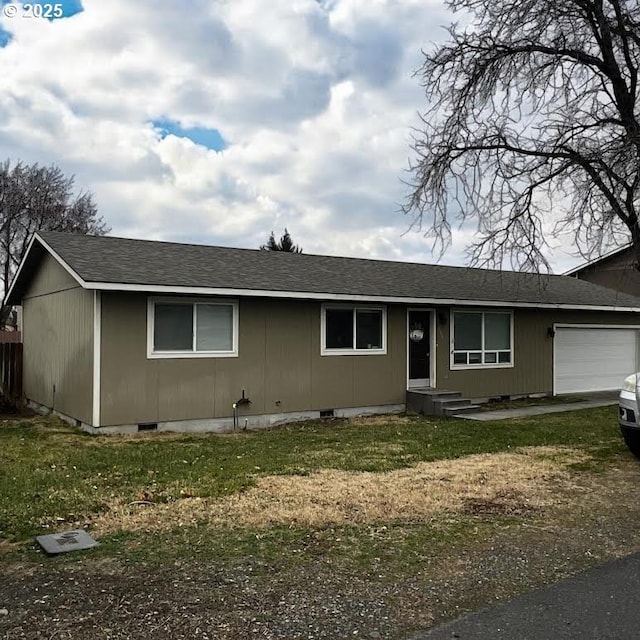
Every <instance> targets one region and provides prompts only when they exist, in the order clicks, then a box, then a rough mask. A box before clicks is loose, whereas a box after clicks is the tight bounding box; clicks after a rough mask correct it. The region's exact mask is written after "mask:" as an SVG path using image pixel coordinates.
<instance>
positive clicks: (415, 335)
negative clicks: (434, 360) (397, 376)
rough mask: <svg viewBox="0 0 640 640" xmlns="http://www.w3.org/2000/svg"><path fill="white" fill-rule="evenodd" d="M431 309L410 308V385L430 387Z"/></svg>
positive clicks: (408, 338)
mask: <svg viewBox="0 0 640 640" xmlns="http://www.w3.org/2000/svg"><path fill="white" fill-rule="evenodd" d="M430 317H431V312H430V311H426V310H425V311H423V310H418V309H412V310H409V327H408V328H409V332H408V334H409V335H408V337H407V340H408V341H409V348H408V351H409V386H410V387H428V386H429V376H430V371H431V365H430V360H429V358H430V342H431V340H430V335H431V332H430V331H429V320H430Z"/></svg>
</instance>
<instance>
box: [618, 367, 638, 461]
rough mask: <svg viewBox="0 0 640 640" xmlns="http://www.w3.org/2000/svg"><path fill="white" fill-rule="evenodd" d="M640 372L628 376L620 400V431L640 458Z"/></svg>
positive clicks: (628, 445) (631, 449)
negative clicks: (639, 398)
mask: <svg viewBox="0 0 640 640" xmlns="http://www.w3.org/2000/svg"><path fill="white" fill-rule="evenodd" d="M639 383H640V372H639V373H634V374H632V375H630V376H627V377H626V378H625V379H624V382H623V384H622V390H621V391H620V400H619V404H618V406H619V418H618V421H619V423H620V431H622V436H623V438H624V441H625V442H626V443H627V447H629V450H630V451H631V452H632V453H633V455H634V456H636V457H638V458H640V415H639V413H640V412H639V411H638V392H639V391H640V389H639V388H638V384H639Z"/></svg>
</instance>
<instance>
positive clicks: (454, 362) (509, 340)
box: [451, 311, 513, 369]
mask: <svg viewBox="0 0 640 640" xmlns="http://www.w3.org/2000/svg"><path fill="white" fill-rule="evenodd" d="M451 317H452V325H451V368H452V369H479V368H483V369H484V368H504V367H513V313H512V312H511V311H453V312H452V314H451Z"/></svg>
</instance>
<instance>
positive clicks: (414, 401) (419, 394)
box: [407, 387, 480, 416]
mask: <svg viewBox="0 0 640 640" xmlns="http://www.w3.org/2000/svg"><path fill="white" fill-rule="evenodd" d="M479 408H480V407H479V406H478V405H477V404H472V403H471V401H470V400H469V399H468V398H463V397H462V394H461V393H460V392H459V391H447V390H446V389H432V388H431V387H418V388H414V389H407V411H413V412H414V413H421V414H422V415H425V416H457V415H461V414H464V413H470V412H475V411H477V410H478V409H479Z"/></svg>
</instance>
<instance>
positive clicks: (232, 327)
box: [147, 298, 238, 358]
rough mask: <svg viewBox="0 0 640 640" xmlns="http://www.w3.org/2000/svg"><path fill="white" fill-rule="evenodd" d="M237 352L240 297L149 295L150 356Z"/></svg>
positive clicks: (232, 354) (220, 355) (234, 354)
mask: <svg viewBox="0 0 640 640" xmlns="http://www.w3.org/2000/svg"><path fill="white" fill-rule="evenodd" d="M237 355H238V302H237V301H235V300H215V301H214V300H211V299H206V298H149V300H148V308H147V357H148V358H234V357H237Z"/></svg>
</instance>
